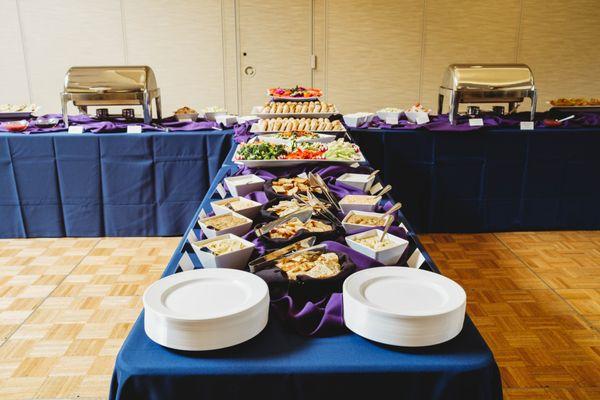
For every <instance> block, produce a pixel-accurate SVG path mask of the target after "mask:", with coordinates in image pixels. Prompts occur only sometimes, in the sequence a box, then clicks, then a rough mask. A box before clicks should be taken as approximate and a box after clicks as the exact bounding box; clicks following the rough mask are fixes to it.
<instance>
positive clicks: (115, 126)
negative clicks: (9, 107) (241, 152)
mask: <svg viewBox="0 0 600 400" xmlns="http://www.w3.org/2000/svg"><path fill="white" fill-rule="evenodd" d="M44 117H46V118H59V119H60V122H59V123H58V125H56V126H55V127H53V128H39V127H37V126H35V124H34V123H33V121H35V118H31V119H30V120H29V123H30V125H29V127H28V128H27V130H26V131H24V132H15V133H21V134H35V133H49V132H60V131H65V130H67V128H66V127H65V125H64V123H63V121H62V114H48V115H44ZM69 123H70V124H71V125H81V126H83V130H84V131H89V132H92V133H103V132H123V131H126V130H127V126H129V125H141V126H142V130H143V131H161V129H160V128H158V127H156V126H153V125H150V124H144V123H143V122H142V120H136V121H135V122H130V121H126V120H125V119H124V118H116V119H114V120H111V121H98V120H96V119H93V118H91V117H90V116H88V115H73V116H69ZM160 125H162V126H163V127H165V128H168V129H169V131H172V132H176V131H203V130H211V129H213V128H215V127H217V126H218V124H217V123H216V122H214V121H206V120H198V121H178V120H177V118H175V117H169V118H165V119H163V121H162V123H161V124H160ZM0 131H2V132H8V130H7V129H6V128H5V127H4V125H3V124H0Z"/></svg>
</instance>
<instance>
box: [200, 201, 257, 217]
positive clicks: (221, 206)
mask: <svg viewBox="0 0 600 400" xmlns="http://www.w3.org/2000/svg"><path fill="white" fill-rule="evenodd" d="M235 200H244V201H246V202H248V203H251V204H252V205H251V206H249V207H247V208H242V209H239V210H232V209H230V208H229V207H227V204H228V203H230V202H232V201H235ZM210 205H211V207H212V209H213V211H214V212H215V214H216V215H221V214H225V213H228V212H230V211H234V212H236V213H238V214H240V215H243V216H244V217H247V218H250V219H252V218H254V217H256V215H258V212H259V211H260V207H261V206H262V204H260V203H259V202H257V201H254V200H250V199H246V198H244V197H240V196H236V197H229V198H227V199H223V200H216V201H213V202H211V203H210Z"/></svg>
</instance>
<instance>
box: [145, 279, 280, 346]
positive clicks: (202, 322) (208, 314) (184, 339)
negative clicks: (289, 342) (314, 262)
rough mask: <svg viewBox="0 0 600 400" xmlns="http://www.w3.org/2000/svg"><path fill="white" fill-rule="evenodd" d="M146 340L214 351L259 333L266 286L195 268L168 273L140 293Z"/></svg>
mask: <svg viewBox="0 0 600 400" xmlns="http://www.w3.org/2000/svg"><path fill="white" fill-rule="evenodd" d="M143 300H144V310H145V312H144V326H145V330H146V334H147V335H148V337H150V339H152V340H153V341H155V342H156V343H158V344H161V345H163V346H165V347H169V348H173V349H178V350H191V351H199V350H215V349H221V348H224V347H229V346H234V345H236V344H239V343H242V342H245V341H247V340H249V339H251V338H253V337H254V336H256V335H258V334H259V333H260V332H261V331H262V330H263V328H264V327H265V326H266V324H267V320H268V314H269V290H268V287H267V284H266V283H265V281H263V280H262V279H261V278H259V277H258V276H256V275H253V274H250V273H248V272H244V271H240V270H235V269H227V268H222V269H219V268H217V269H196V270H192V271H186V272H181V273H178V274H174V275H170V276H167V277H166V278H163V279H160V280H159V281H157V282H155V283H153V284H152V285H151V286H150V287H149V288H148V289H147V290H146V292H145V293H144V298H143Z"/></svg>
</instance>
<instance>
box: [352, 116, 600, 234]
mask: <svg viewBox="0 0 600 400" xmlns="http://www.w3.org/2000/svg"><path fill="white" fill-rule="evenodd" d="M351 134H352V136H353V137H354V138H355V140H356V141H357V143H358V144H360V146H361V148H362V149H363V152H364V153H365V155H366V157H367V158H368V159H369V160H370V161H371V163H372V164H373V166H374V167H375V168H378V169H381V170H382V171H383V174H384V178H385V180H386V181H387V183H390V184H392V185H393V187H394V190H393V195H394V197H395V198H396V199H398V200H399V201H401V202H402V203H403V205H404V206H403V211H404V213H405V215H406V216H407V218H408V219H409V220H410V221H411V223H412V225H413V227H415V229H416V230H417V231H418V232H485V231H490V232H494V231H506V230H554V229H600V209H599V207H598V204H600V185H599V184H598V182H600V157H599V154H600V130H599V129H593V128H588V129H539V130H535V131H520V130H515V129H510V130H507V129H504V130H500V129H491V130H482V131H475V132H430V131H423V130H414V131H412V130H411V131H406V130H405V131H400V130H375V129H363V130H360V129H352V130H351Z"/></svg>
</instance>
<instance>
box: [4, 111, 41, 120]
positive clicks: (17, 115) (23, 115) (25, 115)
mask: <svg viewBox="0 0 600 400" xmlns="http://www.w3.org/2000/svg"><path fill="white" fill-rule="evenodd" d="M31 114H33V111H18V112H0V119H8V118H15V119H23V118H30V117H31Z"/></svg>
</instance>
